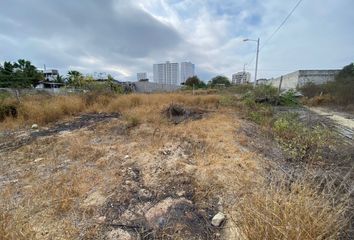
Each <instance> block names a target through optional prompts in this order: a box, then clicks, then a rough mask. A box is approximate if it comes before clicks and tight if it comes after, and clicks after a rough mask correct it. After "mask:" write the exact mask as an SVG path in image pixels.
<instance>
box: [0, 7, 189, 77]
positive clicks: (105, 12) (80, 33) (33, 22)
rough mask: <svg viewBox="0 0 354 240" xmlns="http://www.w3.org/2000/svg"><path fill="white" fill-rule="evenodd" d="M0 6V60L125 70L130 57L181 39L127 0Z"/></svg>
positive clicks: (156, 51) (172, 45)
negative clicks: (0, 30)
mask: <svg viewBox="0 0 354 240" xmlns="http://www.w3.org/2000/svg"><path fill="white" fill-rule="evenodd" d="M2 6H6V7H5V8H1V9H2V10H0V17H1V19H3V20H2V21H0V28H1V29H2V32H3V35H4V36H5V37H6V39H5V38H4V37H3V38H1V35H0V40H2V42H4V43H6V44H1V45H2V47H0V50H1V53H2V54H1V55H2V56H1V57H2V58H4V59H3V60H6V59H13V60H15V59H16V58H20V57H26V58H29V59H32V60H33V61H34V62H36V63H39V62H42V63H47V64H50V65H51V66H57V67H60V68H65V67H68V66H82V65H85V63H86V65H88V66H87V67H92V71H99V70H104V69H102V67H103V66H105V65H107V66H108V65H112V66H115V65H117V66H121V67H122V68H131V64H133V63H134V59H135V58H146V57H149V56H154V55H159V54H163V52H164V51H168V50H169V49H173V48H175V47H177V46H178V45H179V44H180V43H181V42H183V40H182V38H181V36H180V35H179V33H178V32H177V31H176V30H175V29H174V28H173V27H171V26H167V25H166V24H163V23H161V22H159V21H158V20H156V19H155V18H153V17H152V16H151V15H149V14H148V13H146V12H144V11H142V10H141V9H139V8H137V6H135V5H133V4H131V3H130V1H129V2H128V1H105V3H104V4H103V3H102V1H96V0H86V1H69V0H66V1H47V0H36V1H21V0H11V1H9V0H6V1H5V2H2ZM5 9H6V10H5ZM5 45H6V46H5ZM85 58H88V59H87V61H86V60H85ZM93 59H96V60H97V61H96V60H95V61H94V60H93ZM90 61H91V63H92V64H89V63H90ZM135 63H138V61H137V62H135ZM95 64H97V66H96V67H95ZM137 67H139V66H137ZM95 68H96V69H95ZM99 68H101V69H99ZM117 71H119V69H117ZM122 72H124V71H122Z"/></svg>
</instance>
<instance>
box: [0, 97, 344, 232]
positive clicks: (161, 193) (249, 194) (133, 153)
mask: <svg viewBox="0 0 354 240" xmlns="http://www.w3.org/2000/svg"><path fill="white" fill-rule="evenodd" d="M171 104H172V105H171ZM173 104H177V105H178V106H180V107H181V108H182V109H194V108H198V109H203V111H205V112H208V114H205V115H203V117H202V118H198V119H195V120H191V119H185V121H183V122H180V123H179V124H174V123H171V122H170V121H169V119H168V117H167V116H166V115H165V114H164V110H166V109H167V108H168V107H169V106H175V105H173ZM235 105H236V106H237V108H235ZM242 106H243V104H242V103H240V102H238V101H237V99H235V98H233V97H229V96H218V95H197V96H192V95H189V94H182V93H181V94H153V95H145V94H141V95H138V94H132V95H120V96H117V95H91V94H90V95H80V96H78V95H73V96H60V97H49V98H44V97H28V98H26V99H23V100H22V102H21V103H19V104H18V118H16V119H12V118H10V117H9V118H7V119H6V120H5V121H4V122H2V125H1V128H2V129H9V128H10V127H12V128H18V127H22V126H26V125H28V124H32V123H38V124H40V127H42V126H43V127H45V126H46V125H45V124H47V123H53V122H55V121H58V120H64V118H69V120H70V117H71V116H73V115H76V114H80V113H87V112H90V113H101V112H108V113H111V112H119V113H120V114H121V117H120V118H118V119H111V120H110V121H106V122H101V123H97V124H94V125H92V126H90V127H89V128H85V127H84V128H81V129H74V130H71V131H61V132H54V133H53V134H52V135H50V136H44V137H40V138H37V139H36V140H35V141H33V142H30V143H28V144H27V145H24V146H22V147H20V148H18V149H16V150H8V151H6V152H3V153H2V155H1V156H0V174H1V175H2V176H4V177H3V178H1V182H0V191H1V194H0V196H1V202H0V220H1V223H0V236H3V238H4V239H78V238H84V239H105V238H106V237H107V236H111V235H114V234H118V233H117V232H114V230H116V228H117V226H122V225H124V224H125V226H126V228H124V229H123V230H124V231H126V232H129V234H132V236H133V235H134V234H139V235H140V237H145V239H152V238H153V237H155V238H164V239H176V238H177V239H183V238H184V239H187V238H186V236H189V237H188V239H190V236H193V235H191V233H193V221H192V220H193V219H195V218H196V217H200V216H204V215H205V216H207V215H206V214H207V213H209V212H210V213H213V214H215V213H216V212H217V211H223V212H224V213H226V215H227V221H226V224H225V225H224V226H223V228H222V229H219V228H215V227H212V226H209V225H208V226H205V229H207V230H208V232H207V235H205V236H204V235H203V236H204V238H209V239H218V238H220V236H219V232H220V233H221V234H222V237H224V238H226V239H237V238H241V239H316V238H317V239H336V238H339V236H340V235H339V234H343V230H345V227H346V226H347V223H348V213H349V212H350V209H349V206H350V205H349V203H348V200H349V198H348V195H346V194H347V190H349V189H345V188H342V189H341V190H342V191H341V192H338V191H337V190H338V189H337V188H336V187H335V186H338V185H340V186H343V185H345V184H347V183H350V182H349V180H348V178H344V177H343V179H340V181H339V183H337V184H336V185H334V184H333V182H331V181H329V182H326V181H322V178H320V179H319V180H318V179H317V177H316V180H313V179H314V178H315V177H312V176H313V175H314V173H315V172H316V169H314V168H312V166H311V165H309V166H308V168H306V171H301V172H298V173H297V174H298V176H292V177H290V176H289V174H288V172H287V171H285V172H284V171H283V170H282V164H283V163H278V162H272V161H270V159H264V157H263V156H262V155H261V154H258V153H256V152H254V151H253V150H252V148H251V146H252V145H253V142H252V141H254V140H255V139H252V138H250V137H248V136H245V135H243V134H241V133H240V131H239V130H240V128H242V127H243V124H244V122H245V120H242V119H240V118H239V115H244V113H241V112H240V111H244V110H245V109H248V108H246V107H244V106H243V107H242ZM255 108H257V107H255ZM235 109H238V110H235ZM257 109H258V108H257ZM267 114H269V113H267ZM262 117H263V115H260V118H259V117H257V116H255V118H256V119H258V120H259V121H262ZM280 125H281V124H280ZM281 126H284V125H281ZM283 130H284V131H285V130H286V131H287V130H288V129H287V128H283ZM279 131H280V130H279ZM282 134H283V135H284V136H288V134H290V133H289V132H282ZM287 167H289V168H290V167H291V166H288V165H287ZM316 176H317V175H316ZM305 179H306V180H305ZM312 180H313V181H312ZM346 181H347V182H346ZM318 183H321V185H320V187H319V185H318ZM332 190H334V191H332ZM141 191H143V193H144V194H145V195H143V196H145V197H146V195H147V194H148V193H149V192H151V193H153V194H152V195H153V196H154V197H153V198H151V197H147V199H148V200H142V199H144V198H141V197H137V196H138V195H137V194H138V193H139V192H141ZM145 192H147V193H145ZM335 193H336V194H335ZM178 197H179V198H183V199H184V198H185V199H186V200H181V201H183V202H184V203H185V205H183V206H188V207H189V209H188V211H190V212H189V213H188V214H187V215H182V217H183V219H187V220H188V221H190V223H191V224H190V225H191V226H189V227H186V226H185V225H183V223H181V222H178V221H177V223H176V224H173V219H175V217H176V215H174V216H171V218H170V219H169V220H171V221H168V224H167V225H166V226H167V227H166V228H161V229H160V228H157V229H156V228H154V227H151V226H149V224H147V223H146V222H145V220H144V221H141V222H134V221H133V220H132V218H129V216H130V215H133V217H134V220H135V219H136V218H137V217H141V214H143V216H145V218H146V216H148V215H149V214H151V212H150V213H149V214H147V213H146V212H145V215H144V209H145V208H148V207H150V209H152V208H151V206H159V205H158V204H162V203H164V202H166V201H168V200H166V199H170V198H178ZM150 198H151V199H150ZM150 205H151V206H150ZM112 206H113V207H112ZM133 210H134V211H136V212H133V213H132V212H131V211H133ZM176 211H177V210H176V209H174V210H173V211H170V213H171V212H175V213H174V214H177V213H178V211H177V212H176ZM141 212H143V213H141ZM129 214H130V215H129ZM134 214H136V215H134ZM139 214H140V215H139ZM178 214H180V213H178ZM203 214H204V215H203ZM152 215H153V214H152ZM211 217H212V216H209V218H208V217H206V219H204V220H203V222H198V224H199V225H198V224H197V225H196V226H200V224H201V223H203V224H208V222H210V220H211V219H210V218H211ZM349 217H350V216H349ZM191 218H192V220H191ZM124 219H126V220H127V221H128V220H129V221H128V223H129V224H128V223H126V222H121V221H123V220H124ZM188 221H187V222H188ZM133 224H135V225H133ZM127 226H129V227H130V228H127ZM134 227H135V228H134ZM137 227H138V228H137ZM194 227H195V226H194ZM131 228H133V229H131ZM199 230H200V229H199ZM195 232H196V233H198V234H199V232H198V231H197V230H195ZM200 234H202V233H200ZM204 234H205V233H204ZM134 236H135V237H137V235H134ZM343 236H344V235H343Z"/></svg>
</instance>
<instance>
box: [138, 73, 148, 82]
mask: <svg viewBox="0 0 354 240" xmlns="http://www.w3.org/2000/svg"><path fill="white" fill-rule="evenodd" d="M145 79H147V74H146V72H141V73H137V74H136V80H137V81H140V80H145Z"/></svg>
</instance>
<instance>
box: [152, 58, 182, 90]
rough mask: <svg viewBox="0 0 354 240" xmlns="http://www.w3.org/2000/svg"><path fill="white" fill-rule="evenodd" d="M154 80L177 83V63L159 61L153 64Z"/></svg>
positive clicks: (163, 82)
mask: <svg viewBox="0 0 354 240" xmlns="http://www.w3.org/2000/svg"><path fill="white" fill-rule="evenodd" d="M153 68H154V69H153V70H154V82H157V83H162V84H175V85H178V84H179V64H178V63H170V62H168V61H167V62H166V63H159V64H154V65H153Z"/></svg>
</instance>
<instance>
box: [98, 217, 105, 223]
mask: <svg viewBox="0 0 354 240" xmlns="http://www.w3.org/2000/svg"><path fill="white" fill-rule="evenodd" d="M97 221H98V222H99V223H104V222H105V221H106V217H105V216H101V217H99V218H98V219H97Z"/></svg>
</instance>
